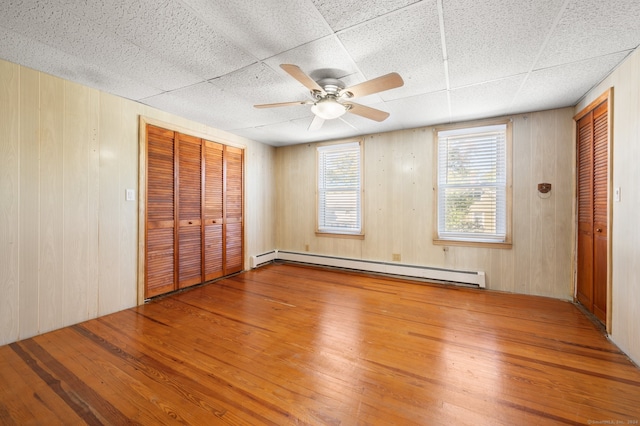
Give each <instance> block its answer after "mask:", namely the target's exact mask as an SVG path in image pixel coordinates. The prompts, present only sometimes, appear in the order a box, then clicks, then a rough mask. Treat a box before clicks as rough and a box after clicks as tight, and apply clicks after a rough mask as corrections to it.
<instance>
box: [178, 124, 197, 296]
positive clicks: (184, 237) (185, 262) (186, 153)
mask: <svg viewBox="0 0 640 426" xmlns="http://www.w3.org/2000/svg"><path fill="white" fill-rule="evenodd" d="M201 147H202V141H201V139H200V138H196V137H193V136H187V135H183V134H180V133H178V134H177V152H178V197H177V198H178V287H179V288H184V287H188V286H191V285H194V284H199V283H201V282H202V281H203V279H202V220H201V218H202V168H201V164H202V151H201Z"/></svg>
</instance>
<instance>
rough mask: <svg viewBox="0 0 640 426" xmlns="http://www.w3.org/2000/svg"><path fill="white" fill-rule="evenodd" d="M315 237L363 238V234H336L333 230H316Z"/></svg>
mask: <svg viewBox="0 0 640 426" xmlns="http://www.w3.org/2000/svg"><path fill="white" fill-rule="evenodd" d="M316 237H331V238H350V239H354V240H364V234H338V233H335V232H320V231H316Z"/></svg>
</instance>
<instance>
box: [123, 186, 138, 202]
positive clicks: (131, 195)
mask: <svg viewBox="0 0 640 426" xmlns="http://www.w3.org/2000/svg"><path fill="white" fill-rule="evenodd" d="M124 199H125V200H126V201H135V200H136V191H135V190H133V189H126V190H125V192H124Z"/></svg>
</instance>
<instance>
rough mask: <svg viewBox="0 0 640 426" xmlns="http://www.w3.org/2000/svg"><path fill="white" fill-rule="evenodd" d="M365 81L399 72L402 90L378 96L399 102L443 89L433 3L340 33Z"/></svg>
mask: <svg viewBox="0 0 640 426" xmlns="http://www.w3.org/2000/svg"><path fill="white" fill-rule="evenodd" d="M338 36H339V38H340V40H341V41H342V43H343V44H344V46H345V48H346V49H347V52H349V54H350V55H351V57H352V58H353V60H354V61H355V62H356V64H357V65H358V68H360V70H361V71H362V73H363V74H364V76H365V78H366V79H372V78H375V77H379V76H381V75H384V74H387V73H390V72H394V71H396V72H399V73H400V75H401V76H402V78H403V79H404V86H403V87H400V88H397V89H393V90H389V91H387V92H383V93H381V94H380V96H381V97H382V99H384V100H393V99H398V98H401V97H404V96H413V95H416V94H420V93H427V92H435V91H438V90H442V89H444V88H445V86H446V85H445V75H444V66H443V61H442V49H441V44H440V30H439V24H438V14H437V8H436V2H435V0H428V1H423V2H420V3H417V4H415V5H412V6H409V7H406V8H404V9H401V10H399V11H397V12H394V13H390V14H387V15H384V16H382V17H380V18H377V19H372V20H370V21H367V22H366V23H364V24H362V25H357V26H355V27H353V28H349V29H348V30H345V31H343V32H341V33H339V35H338Z"/></svg>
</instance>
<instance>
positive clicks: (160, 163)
mask: <svg viewBox="0 0 640 426" xmlns="http://www.w3.org/2000/svg"><path fill="white" fill-rule="evenodd" d="M174 155H175V153H174V134H173V132H171V131H169V130H165V129H161V128H158V127H154V126H147V206H146V208H147V223H146V259H145V266H146V267H145V298H148V297H153V296H157V295H159V294H163V293H167V292H169V291H172V290H174V289H175V268H174V254H175V251H174V245H175V210H174V183H175V181H174Z"/></svg>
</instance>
